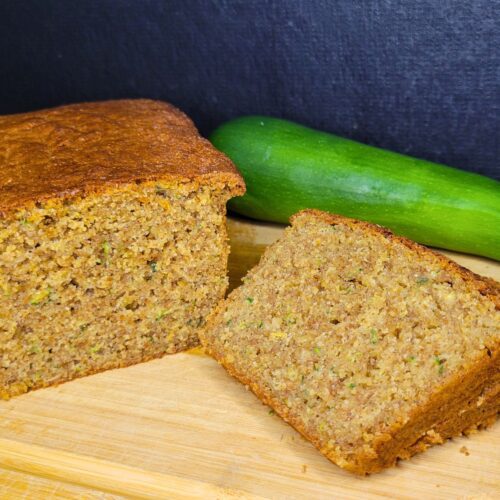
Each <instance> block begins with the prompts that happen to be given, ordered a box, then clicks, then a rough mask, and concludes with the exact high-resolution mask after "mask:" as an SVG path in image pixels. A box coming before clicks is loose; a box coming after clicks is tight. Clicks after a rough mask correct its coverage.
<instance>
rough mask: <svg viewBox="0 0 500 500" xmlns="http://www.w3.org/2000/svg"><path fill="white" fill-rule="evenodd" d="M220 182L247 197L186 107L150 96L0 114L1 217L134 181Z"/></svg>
mask: <svg viewBox="0 0 500 500" xmlns="http://www.w3.org/2000/svg"><path fill="white" fill-rule="evenodd" d="M157 179H158V180H159V179H171V180H174V181H175V180H179V181H181V182H182V181H183V180H184V181H191V180H194V181H196V182H199V183H203V184H217V185H219V184H221V185H223V186H229V187H230V188H232V189H231V190H232V194H233V195H239V194H243V193H244V190H245V184H244V181H243V179H242V177H241V175H240V174H239V173H238V171H237V170H236V167H235V166H234V165H233V163H232V162H231V160H230V159H229V158H228V157H226V156H225V155H224V154H223V153H221V152H219V151H217V150H216V149H215V148H214V147H213V146H212V145H211V144H210V143H209V142H208V141H207V140H206V139H203V138H202V137H201V136H200V135H199V134H198V131H197V130H196V127H195V126H194V124H193V122H192V121H191V120H190V119H189V118H188V117H187V116H186V115H185V114H184V113H182V112H181V111H179V110H178V109H177V108H175V107H174V106H172V105H171V104H167V103H165V102H160V101H151V100H147V99H137V100H116V101H103V102H93V103H83V104H72V105H68V106H61V107H58V108H53V109H46V110H41V111H35V112H31V113H22V114H17V115H6V116H0V215H5V214H6V213H8V212H11V211H13V210H15V209H18V208H22V207H25V206H29V205H31V204H33V203H35V202H39V201H43V200H47V199H54V198H67V197H73V196H85V195H87V194H91V193H96V192H102V191H104V190H106V189H108V188H110V187H113V186H117V185H121V184H127V183H130V182H143V181H154V180H157Z"/></svg>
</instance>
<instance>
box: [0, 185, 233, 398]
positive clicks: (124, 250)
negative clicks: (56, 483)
mask: <svg viewBox="0 0 500 500" xmlns="http://www.w3.org/2000/svg"><path fill="white" fill-rule="evenodd" d="M231 192H232V190H231V188H226V189H223V188H220V187H216V186H210V185H209V184H207V185H200V184H199V183H198V182H196V181H194V182H188V181H179V180H176V181H173V180H171V179H170V180H165V181H161V180H157V181H155V182H145V183H135V182H134V183H132V184H123V185H120V186H117V187H115V188H114V189H111V188H109V189H107V191H106V192H104V193H101V194H99V195H97V196H96V195H92V196H88V197H76V198H73V199H67V198H66V199H64V200H62V199H55V200H54V199H53V200H48V201H46V202H43V203H40V202H39V203H37V204H36V205H35V206H34V207H33V208H23V209H19V210H17V211H15V212H12V213H10V214H9V216H8V217H6V218H3V219H0V396H2V397H4V398H8V397H10V396H14V395H17V394H20V393H23V392H26V391H28V390H31V389H36V388H38V387H43V386H47V385H51V384H55V383H59V382H62V381H65V380H69V379H72V378H74V377H79V376H83V375H87V374H90V373H93V372H97V371H101V370H104V369H108V368H114V367H120V366H126V365H130V364H132V363H137V362H140V361H144V360H147V359H151V358H156V357H159V356H162V355H163V354H165V353H174V352H177V351H180V350H183V349H186V348H189V347H193V346H195V345H196V344H197V343H198V338H197V331H198V329H199V328H200V327H201V326H202V325H203V324H204V322H205V317H206V316H207V314H208V313H209V311H210V310H211V309H212V307H213V306H214V304H216V303H217V302H218V301H219V300H220V299H222V297H223V296H224V293H225V290H226V287H227V284H228V280H227V277H226V266H227V255H228V245H227V241H226V240H227V236H226V227H225V210H226V209H225V204H226V201H227V199H228V198H229V197H230V196H231Z"/></svg>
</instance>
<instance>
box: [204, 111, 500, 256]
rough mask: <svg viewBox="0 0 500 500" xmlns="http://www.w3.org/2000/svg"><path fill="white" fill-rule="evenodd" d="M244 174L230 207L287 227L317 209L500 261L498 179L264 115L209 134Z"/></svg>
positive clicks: (428, 242) (213, 141) (235, 121)
mask: <svg viewBox="0 0 500 500" xmlns="http://www.w3.org/2000/svg"><path fill="white" fill-rule="evenodd" d="M210 140H211V142H212V143H213V145H214V146H215V147H216V148H218V149H219V150H221V151H223V152H224V153H226V154H227V155H228V156H229V157H230V158H231V159H232V160H233V162H234V163H235V164H236V166H237V167H238V169H239V170H240V172H241V173H242V175H243V177H244V179H245V182H246V186H247V192H246V194H245V195H244V196H242V197H237V198H233V199H232V200H230V202H229V208H230V209H231V210H233V211H234V212H236V213H239V214H242V215H245V216H247V217H251V218H254V219H259V220H266V221H274V222H283V223H287V222H288V219H289V217H290V216H291V215H292V214H294V213H296V212H298V211H299V210H301V209H304V208H317V209H320V210H325V211H328V212H333V213H338V214H341V215H346V216H349V217H354V218H357V219H361V220H367V221H370V222H374V223H377V224H380V225H382V226H385V227H388V228H390V229H391V230H392V231H393V232H394V233H396V234H399V235H402V236H406V237H408V238H411V239H413V240H415V241H418V242H420V243H423V244H426V245H430V246H435V247H441V248H446V249H450V250H456V251H459V252H465V253H471V254H476V255H482V256H485V257H490V258H492V259H496V260H500V183H499V182H497V181H495V180H493V179H490V178H488V177H484V176H481V175H478V174H474V173H470V172H465V171H462V170H458V169H454V168H451V167H447V166H445V165H440V164H437V163H433V162H429V161H425V160H420V159H417V158H412V157H409V156H405V155H401V154H398V153H394V152H391V151H386V150H384V149H380V148H376V147H372V146H368V145H365V144H361V143H359V142H356V141H352V140H349V139H344V138H342V137H338V136H335V135H333V134H329V133H326V132H320V131H317V130H313V129H311V128H308V127H304V126H302V125H298V124H296V123H293V122H290V121H287V120H281V119H277V118H270V117H265V116H245V117H242V118H237V119H235V120H232V121H229V122H226V123H225V124H223V125H221V126H220V127H218V128H217V129H216V130H215V131H214V132H213V134H212V135H211V137H210Z"/></svg>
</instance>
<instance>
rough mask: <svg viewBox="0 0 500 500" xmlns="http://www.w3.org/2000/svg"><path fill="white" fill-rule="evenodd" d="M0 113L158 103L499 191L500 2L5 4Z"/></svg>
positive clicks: (66, 0)
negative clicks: (433, 167)
mask: <svg viewBox="0 0 500 500" xmlns="http://www.w3.org/2000/svg"><path fill="white" fill-rule="evenodd" d="M0 19H1V23H2V27H1V30H0V49H1V50H2V53H1V57H0V70H1V73H0V77H1V80H0V113H13V112H19V111H26V110H32V109H37V108H42V107H47V106H53V105H57V104H61V103H69V102H75V101H83V100H95V99H108V98H117V97H138V96H146V97H152V98H158V99H164V100H168V101H171V102H173V103H174V104H176V105H178V106H179V107H181V108H182V109H183V110H185V111H186V112H187V113H188V114H189V115H191V117H192V118H193V119H194V120H195V122H196V123H197V125H198V126H199V127H200V129H201V131H202V132H203V133H204V134H207V133H209V132H210V131H211V130H212V129H213V128H214V127H215V126H216V125H218V124H219V123H221V122H223V121H224V120H227V119H229V118H232V117H235V116H238V115H241V114H248V113H263V114H272V115H277V116H282V117H286V118H290V119H293V120H297V121H299V122H302V123H305V124H308V125H312V126H314V127H317V128H321V129H325V130H328V131H331V132H335V133H338V134H341V135H344V136H348V137H352V138H354V139H358V140H360V141H363V142H367V143H370V144H374V145H377V146H381V147H385V148H389V149H393V150H396V151H400V152H403V153H407V154H411V155H414V156H418V157H422V158H427V159H431V160H435V161H440V162H444V163H448V164H450V165H453V166H457V167H461V168H464V169H469V170H472V171H476V172H480V173H483V174H488V175H490V176H492V177H496V178H498V177H500V169H499V166H498V157H499V153H500V150H499V142H500V141H499V134H500V131H499V111H500V109H499V108H500V105H499V102H500V96H499V87H498V85H499V80H500V78H499V56H498V47H499V46H500V36H499V26H500V2H499V1H498V0H474V1H473V2H466V1H459V0H419V1H413V0H405V1H403V0H399V1H398V0H332V1H326V0H322V1H321V0H275V1H270V0H269V1H264V0H246V1H245V0H171V1H159V0H156V1H154V0H149V1H147V0H135V1H131V0H127V1H125V0H121V1H120V0H87V1H84V0H77V1H75V0H51V1H48V0H44V1H42V0H32V1H22V0H7V1H6V0H3V1H2V2H1V3H0Z"/></svg>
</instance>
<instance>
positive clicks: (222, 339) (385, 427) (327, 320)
mask: <svg viewBox="0 0 500 500" xmlns="http://www.w3.org/2000/svg"><path fill="white" fill-rule="evenodd" d="M485 283H487V284H486V285H485ZM498 295H499V288H498V284H495V283H494V282H491V280H490V281H487V282H485V281H483V280H482V279H481V278H480V277H477V276H476V275H474V274H473V273H470V272H468V271H466V270H464V269H462V268H460V267H459V266H458V265H456V264H454V263H452V262H451V261H449V260H448V259H446V258H444V257H442V256H440V255H438V254H435V253H434V252H432V251H430V250H428V249H425V248H424V247H422V246H420V245H417V244H414V243H413V242H410V241H408V240H405V239H402V238H398V237H395V236H393V235H392V234H391V233H390V232H389V231H387V230H385V229H383V228H380V227H378V226H374V225H372V224H368V223H364V222H360V221H354V220H352V219H347V218H344V217H341V216H334V215H330V214H326V213H323V212H318V211H304V212H301V213H299V214H296V215H295V216H294V217H293V218H292V227H291V228H288V229H287V230H286V233H285V236H284V237H283V238H282V239H280V240H279V241H278V242H276V243H275V244H274V245H272V246H271V247H270V248H269V249H268V250H267V251H266V253H265V254H264V256H263V258H262V260H261V262H260V263H259V265H258V266H256V268H254V269H253V270H252V271H251V272H250V273H249V274H248V276H247V277H246V278H245V280H244V284H243V285H242V286H241V287H240V288H238V289H236V290H234V291H233V292H232V293H231V294H230V296H229V298H228V299H227V300H226V301H225V302H224V303H222V304H221V305H220V306H219V308H218V310H217V311H216V312H215V313H214V314H213V316H212V318H211V320H210V321H209V324H208V325H207V328H206V329H204V331H203V332H202V334H201V339H202V343H203V344H204V345H205V346H206V348H207V350H208V351H209V352H210V353H211V354H212V355H213V356H214V357H215V358H216V359H217V360H218V361H219V362H221V363H222V364H223V365H224V366H225V367H226V368H227V369H228V371H229V372H230V373H232V374H233V375H235V376H236V377H237V378H238V379H239V380H241V381H242V382H243V383H245V384H247V385H249V386H250V387H251V388H252V390H253V391H254V392H255V393H256V394H257V395H258V396H259V397H260V398H261V399H262V400H263V401H264V402H266V403H267V404H269V405H271V406H272V407H273V408H274V409H275V410H276V411H277V412H278V413H279V414H280V415H281V416H282V417H283V418H284V419H285V420H287V421H288V422H289V423H291V424H292V425H293V426H295V427H296V428H297V429H298V430H299V431H300V432H301V433H303V434H304V435H305V436H306V437H307V438H308V439H310V440H311V441H312V442H313V443H314V444H315V445H316V446H317V447H318V448H319V449H320V451H321V452H322V453H324V454H325V455H326V456H327V457H328V458H330V459H331V460H332V461H334V462H335V463H337V464H338V465H339V466H341V467H343V468H346V469H348V470H351V471H352V472H356V473H359V474H365V473H370V472H376V471H379V470H381V469H383V468H385V467H388V466H390V465H393V464H394V463H395V462H396V460H397V459H398V458H408V457H409V456H411V455H412V454H414V453H416V452H418V451H422V450H424V449H425V448H426V447H428V446H430V445H432V444H435V443H437V442H442V441H443V440H444V439H446V438H448V437H451V436H454V435H459V434H461V433H463V432H467V431H468V430H469V429H471V428H474V427H481V426H485V425H488V424H489V423H491V422H492V420H494V418H495V416H496V414H497V412H498V411H499V406H500V398H499V396H498V393H499V386H500V380H499V372H498V367H499V347H500V337H499V328H498V326H499V324H500V313H499V311H498V310H497V308H496V306H495V304H496V302H497V300H498Z"/></svg>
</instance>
